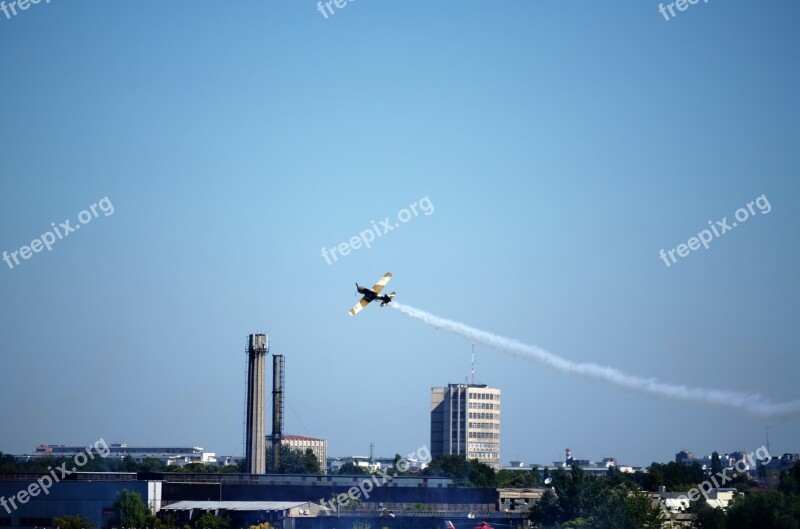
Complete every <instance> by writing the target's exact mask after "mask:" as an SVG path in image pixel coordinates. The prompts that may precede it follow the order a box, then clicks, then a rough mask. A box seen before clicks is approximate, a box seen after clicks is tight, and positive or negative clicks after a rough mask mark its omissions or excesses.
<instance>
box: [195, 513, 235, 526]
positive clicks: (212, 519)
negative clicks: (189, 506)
mask: <svg viewBox="0 0 800 529" xmlns="http://www.w3.org/2000/svg"><path fill="white" fill-rule="evenodd" d="M230 526H231V520H230V519H229V518H227V517H225V516H214V515H213V514H211V513H210V512H206V513H203V515H202V516H200V517H199V518H198V519H197V521H196V522H194V528H195V529H229V527H230Z"/></svg>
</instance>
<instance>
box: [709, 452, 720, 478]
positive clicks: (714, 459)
mask: <svg viewBox="0 0 800 529" xmlns="http://www.w3.org/2000/svg"><path fill="white" fill-rule="evenodd" d="M718 473H722V460H721V459H720V458H719V454H718V453H717V452H713V453H712V454H711V475H712V476H716V475H717V474H718Z"/></svg>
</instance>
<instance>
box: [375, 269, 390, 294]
mask: <svg viewBox="0 0 800 529" xmlns="http://www.w3.org/2000/svg"><path fill="white" fill-rule="evenodd" d="M391 278H392V273H391V272H386V275H385V276H383V277H382V278H381V279H380V281H378V282H377V283H375V286H374V287H372V290H373V291H375V293H376V294H380V293H381V290H383V287H385V286H386V283H388V282H389V280H390V279H391Z"/></svg>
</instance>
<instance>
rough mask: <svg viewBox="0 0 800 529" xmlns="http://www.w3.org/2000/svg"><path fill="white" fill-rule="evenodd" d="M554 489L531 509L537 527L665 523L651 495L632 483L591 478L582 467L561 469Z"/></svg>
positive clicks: (620, 528) (633, 528)
mask: <svg viewBox="0 0 800 529" xmlns="http://www.w3.org/2000/svg"><path fill="white" fill-rule="evenodd" d="M552 483H553V487H552V489H547V490H546V491H545V492H544V494H543V495H542V498H541V499H540V500H539V502H537V503H536V504H535V505H534V506H533V508H532V509H531V515H530V519H531V521H533V522H534V524H535V525H536V526H537V527H543V528H557V527H561V528H563V529H567V528H576V527H586V528H589V527H591V528H592V529H660V528H661V525H662V523H663V521H662V519H661V513H660V510H659V508H658V507H656V506H654V505H653V503H652V500H651V499H650V496H649V495H648V494H646V493H644V492H642V491H641V490H639V489H638V488H636V486H635V485H632V484H629V483H626V482H624V483H621V484H616V485H615V484H614V483H613V480H612V479H611V478H608V477H606V476H589V475H587V474H586V473H585V472H584V471H583V470H582V469H581V468H580V467H579V466H577V465H573V466H572V469H571V471H570V472H567V471H566V470H564V469H557V470H556V471H555V472H554V474H553V482H552Z"/></svg>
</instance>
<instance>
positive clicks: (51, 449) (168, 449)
mask: <svg viewBox="0 0 800 529" xmlns="http://www.w3.org/2000/svg"><path fill="white" fill-rule="evenodd" d="M107 449H108V453H107V454H106V456H104V457H111V458H116V459H123V458H126V457H130V458H131V459H133V460H134V461H136V462H137V463H141V462H142V461H144V460H145V459H158V460H159V461H161V462H162V463H164V464H166V465H175V466H184V465H188V464H191V463H203V464H216V462H217V460H216V455H215V454H214V452H204V451H203V449H202V448H199V447H196V446H128V445H126V444H125V443H110V444H109V445H108V446H107ZM85 451H86V447H85V446H67V445H51V444H41V445H38V446H37V447H36V452H34V453H33V454H30V455H29V456H27V457H28V458H35V457H52V456H56V457H58V456H63V457H69V456H74V455H75V454H78V453H80V452H85Z"/></svg>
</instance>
